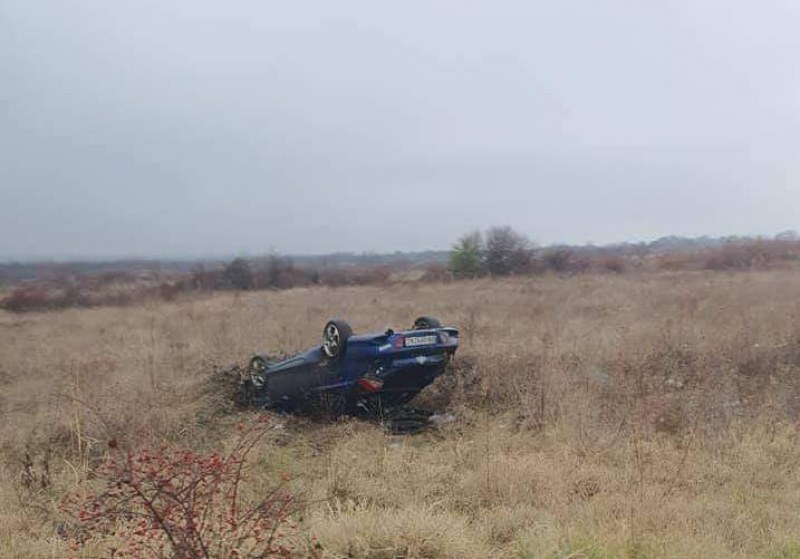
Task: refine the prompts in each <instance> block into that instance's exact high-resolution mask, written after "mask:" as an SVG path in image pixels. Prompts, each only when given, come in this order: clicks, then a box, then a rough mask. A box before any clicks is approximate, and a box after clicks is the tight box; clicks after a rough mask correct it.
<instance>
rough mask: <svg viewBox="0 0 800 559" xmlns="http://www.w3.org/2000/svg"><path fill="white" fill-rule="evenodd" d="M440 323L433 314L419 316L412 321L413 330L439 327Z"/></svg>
mask: <svg viewBox="0 0 800 559" xmlns="http://www.w3.org/2000/svg"><path fill="white" fill-rule="evenodd" d="M441 327H442V323H441V322H440V321H439V319H438V318H435V317H433V316H420V317H419V318H417V319H416V320H415V321H414V326H413V330H428V329H430V328H441Z"/></svg>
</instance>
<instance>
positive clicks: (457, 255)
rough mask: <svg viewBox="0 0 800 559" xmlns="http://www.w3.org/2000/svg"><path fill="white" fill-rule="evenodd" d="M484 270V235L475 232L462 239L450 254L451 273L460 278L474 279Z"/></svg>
mask: <svg viewBox="0 0 800 559" xmlns="http://www.w3.org/2000/svg"><path fill="white" fill-rule="evenodd" d="M482 268H483V235H481V232H480V231H473V232H472V233H468V234H466V235H464V236H463V237H461V238H460V239H459V240H458V241H457V242H456V244H455V245H454V246H453V252H452V253H451V254H450V271H451V272H452V273H453V275H454V276H456V277H460V278H474V277H476V276H478V275H479V274H480V273H481V271H482Z"/></svg>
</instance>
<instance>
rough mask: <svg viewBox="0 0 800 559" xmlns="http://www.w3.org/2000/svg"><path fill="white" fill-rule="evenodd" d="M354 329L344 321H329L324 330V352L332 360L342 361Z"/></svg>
mask: <svg viewBox="0 0 800 559" xmlns="http://www.w3.org/2000/svg"><path fill="white" fill-rule="evenodd" d="M352 334H353V329H352V328H350V325H349V324H348V323H347V322H345V321H344V320H329V321H328V323H327V324H326V325H325V328H324V329H323V330H322V351H323V352H324V353H325V355H327V356H328V357H329V358H331V359H341V358H342V357H344V353H345V351H346V350H347V340H348V339H349V338H350V336H351V335H352Z"/></svg>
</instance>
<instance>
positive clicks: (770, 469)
mask: <svg viewBox="0 0 800 559" xmlns="http://www.w3.org/2000/svg"><path fill="white" fill-rule="evenodd" d="M420 314H431V315H435V316H439V317H441V318H442V319H443V320H444V321H445V322H447V323H448V324H452V325H454V326H457V327H459V328H460V329H461V332H462V347H461V349H460V350H459V353H458V355H457V359H456V363H455V366H454V368H453V370H452V371H451V372H450V373H449V374H448V375H447V376H446V377H443V378H442V379H440V381H438V382H437V383H436V385H435V386H433V387H430V388H429V389H428V390H426V392H425V393H424V394H422V395H421V396H420V397H419V401H418V402H416V403H417V404H418V405H420V406H425V407H428V408H431V409H434V410H436V411H439V412H442V411H448V412H452V413H454V414H455V415H456V417H457V420H456V421H455V422H454V423H451V424H448V425H445V426H443V427H441V428H439V429H430V430H428V431H426V432H424V433H421V434H418V435H413V436H393V435H390V434H387V433H385V432H384V430H383V429H382V428H381V427H380V425H377V424H376V423H370V422H364V421H358V420H342V421H339V422H334V423H330V422H328V423H325V422H321V421H311V420H306V419H303V418H279V419H278V420H277V421H279V422H280V424H281V428H280V429H276V430H275V435H274V436H273V437H271V438H270V440H269V441H267V443H266V444H265V445H264V446H263V447H262V448H260V449H259V451H258V455H257V456H256V457H255V463H254V468H255V469H254V471H255V472H257V473H258V479H257V480H256V481H257V482H259V483H263V484H265V485H268V484H269V483H270V482H271V481H272V480H274V479H275V476H276V475H277V473H278V472H285V473H288V474H289V475H290V476H291V477H292V479H293V481H292V482H291V483H292V488H293V490H294V491H295V492H296V493H297V495H298V497H299V498H300V499H301V500H303V501H304V502H305V503H307V505H306V507H305V510H303V512H302V520H301V527H302V530H303V531H304V532H305V533H306V534H308V535H309V536H312V535H313V536H315V537H317V538H319V541H320V542H321V545H322V546H323V549H324V555H325V556H326V557H332V558H334V557H360V558H376V559H377V558H387V559H388V558H394V557H430V558H460V557H466V558H471V557H474V558H481V557H518V558H567V557H574V558H578V557H587V558H588V557H591V558H616V557H620V558H622V557H698V558H699V557H743V558H744V557H763V558H776V559H777V558H791V557H800V506H799V505H798V503H800V447H798V431H797V427H796V420H797V417H798V412H799V411H800V374H799V373H800V273H798V272H797V271H794V270H776V271H770V272H747V273H738V274H725V273H689V272H684V273H668V272H663V273H658V274H646V275H629V276H610V275H608V276H606V275H588V276H581V277H572V278H556V277H545V278H519V279H509V280H503V281H491V280H480V281H474V282H456V283H450V284H440V285H424V284H416V283H414V284H408V283H404V284H402V285H397V286H394V287H386V288H379V287H359V288H338V289H329V288H313V289H312V288H309V289H295V290H290V291H283V292H259V293H246V294H239V295H237V294H223V295H216V296H214V297H213V298H207V299H185V300H179V301H177V302H174V303H159V304H155V303H154V304H152V305H148V306H142V307H129V308H103V309H91V310H67V311H61V312H58V313H43V314H28V315H20V316H16V315H11V314H0V340H1V341H2V345H1V346H0V381H1V382H2V383H3V384H2V386H3V390H2V394H1V395H0V413H2V417H3V422H2V425H0V435H1V436H0V445H2V446H0V448H2V465H1V466H0V503H1V504H0V557H58V556H64V555H65V554H66V546H65V544H64V542H63V541H61V539H60V538H59V537H58V523H59V522H60V520H61V517H60V516H59V513H58V512H57V510H56V504H57V502H58V500H59V499H60V497H61V496H62V495H63V494H64V493H65V492H67V491H69V490H71V489H72V488H75V487H78V486H80V484H82V483H84V480H85V477H86V474H87V472H88V471H90V469H91V467H92V465H93V464H94V463H96V461H97V460H98V459H99V458H100V457H102V456H103V454H104V453H105V452H107V445H108V442H109V441H111V440H114V441H116V442H117V443H118V444H119V445H120V446H122V447H126V446H132V445H136V444H140V443H144V442H152V441H160V440H164V439H167V440H170V441H175V442H178V443H180V444H185V445H187V446H192V447H195V448H201V449H205V448H217V447H220V446H223V445H224V444H225V442H226V441H228V440H230V438H231V437H232V434H233V432H234V428H233V426H234V424H235V423H236V422H238V421H239V420H241V419H242V418H244V417H247V416H248V415H249V414H251V413H252V412H249V411H232V410H231V409H230V407H229V406H227V405H226V404H227V402H226V400H225V398H226V395H225V394H224V392H223V391H222V389H221V385H219V384H214V382H213V381H212V380H210V379H211V378H212V376H213V374H212V373H213V371H214V366H215V365H220V366H227V365H230V364H232V363H237V362H238V363H243V362H244V361H245V360H246V358H247V357H248V356H249V355H250V354H251V353H253V352H255V351H256V350H264V349H266V350H270V351H274V352H288V351H294V350H299V349H302V348H304V347H306V346H309V345H312V344H315V343H317V340H318V338H319V335H320V330H321V326H322V325H323V323H324V322H325V320H326V319H328V318H330V317H333V316H341V317H345V318H347V319H348V320H349V321H350V323H351V324H352V325H353V326H354V328H355V329H356V330H357V331H367V330H380V329H383V328H385V327H387V326H390V325H391V326H394V327H398V326H404V325H410V324H411V322H412V320H413V319H414V317H415V316H417V315H420ZM26 453H27V454H28V455H29V457H30V461H31V462H32V466H31V467H30V468H29V470H31V471H33V473H34V477H35V480H34V482H33V483H32V484H29V485H30V487H25V484H24V483H23V477H24V468H23V464H24V462H25V454H26ZM45 463H46V464H47V466H46V467H45ZM43 476H44V477H46V478H47V480H48V481H47V482H46V483H44V484H42V483H41V478H42V477H43ZM42 485H44V486H42ZM251 491H255V489H252V488H251Z"/></svg>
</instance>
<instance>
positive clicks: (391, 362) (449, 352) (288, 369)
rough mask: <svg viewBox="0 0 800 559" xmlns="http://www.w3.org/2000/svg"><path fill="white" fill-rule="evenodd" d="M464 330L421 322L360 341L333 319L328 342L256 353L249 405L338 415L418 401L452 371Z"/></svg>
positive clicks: (325, 336) (246, 385)
mask: <svg viewBox="0 0 800 559" xmlns="http://www.w3.org/2000/svg"><path fill="white" fill-rule="evenodd" d="M456 349H458V330H457V329H456V328H452V327H444V326H442V324H441V322H439V320H437V319H436V318H433V317H430V316H421V317H419V318H417V319H416V320H415V321H414V324H413V326H412V327H411V328H410V329H408V330H400V331H394V330H392V329H389V330H386V331H385V332H381V333H374V334H361V335H355V334H354V333H353V330H352V328H350V325H349V324H348V323H347V322H345V321H344V320H338V319H337V320H330V321H329V322H328V323H327V324H326V325H325V328H324V329H323V332H322V343H321V344H320V345H319V346H317V347H314V348H312V349H310V350H308V351H306V352H303V353H299V354H297V355H295V356H293V357H289V358H288V359H282V360H279V361H272V360H270V358H269V357H268V356H267V355H266V354H259V355H255V356H254V357H253V358H252V359H251V360H250V363H249V365H248V368H247V371H246V375H245V378H244V381H243V390H244V396H245V399H246V401H247V402H248V403H250V404H254V405H257V406H261V407H269V408H278V409H293V408H300V407H304V406H306V405H320V404H322V405H324V406H325V407H326V408H327V409H329V410H332V411H334V412H337V413H346V414H354V413H358V412H359V411H367V412H378V413H381V412H383V411H388V410H391V409H393V408H396V407H398V406H401V405H403V404H405V403H407V402H408V401H409V400H411V399H412V398H413V397H414V396H416V395H417V394H418V393H419V392H420V391H421V390H422V389H423V388H425V387H426V386H428V385H429V384H431V383H432V382H433V381H434V380H435V379H436V377H438V376H439V375H441V374H442V373H443V372H444V371H445V367H446V366H447V364H448V363H449V362H450V359H451V358H452V357H453V355H454V354H455V352H456Z"/></svg>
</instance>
